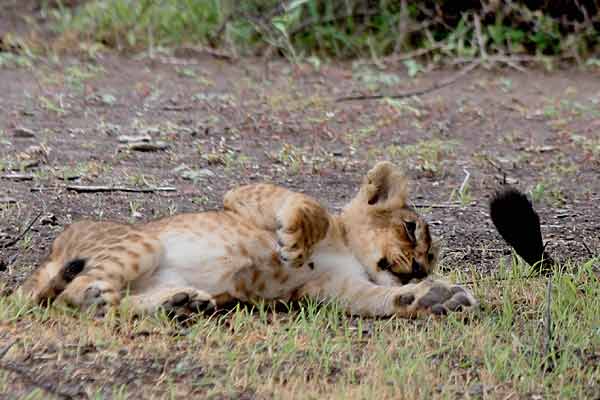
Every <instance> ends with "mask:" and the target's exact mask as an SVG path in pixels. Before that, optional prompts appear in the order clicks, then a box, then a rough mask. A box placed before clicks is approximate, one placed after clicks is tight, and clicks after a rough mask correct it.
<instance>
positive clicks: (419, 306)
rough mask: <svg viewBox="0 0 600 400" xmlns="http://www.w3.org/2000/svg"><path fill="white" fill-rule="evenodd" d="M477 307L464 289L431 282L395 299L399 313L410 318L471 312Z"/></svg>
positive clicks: (440, 282) (427, 281)
mask: <svg viewBox="0 0 600 400" xmlns="http://www.w3.org/2000/svg"><path fill="white" fill-rule="evenodd" d="M478 305H479V303H478V302H477V300H476V299H475V297H473V295H472V294H471V293H469V291H467V290H466V289H465V288H463V287H461V286H458V285H451V284H448V283H446V282H442V281H431V280H426V281H423V282H421V283H419V284H417V285H416V286H415V287H414V288H413V289H412V290H409V291H407V292H406V293H403V294H400V295H398V296H397V297H396V298H395V306H396V307H397V308H398V309H399V312H400V313H401V314H405V315H410V316H418V315H446V314H447V313H448V312H460V311H472V310H475V309H476V308H477V306H478Z"/></svg>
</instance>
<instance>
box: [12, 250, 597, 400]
mask: <svg viewBox="0 0 600 400" xmlns="http://www.w3.org/2000/svg"><path fill="white" fill-rule="evenodd" d="M598 261H599V260H598V259H592V260H590V261H588V262H586V263H583V264H581V265H577V266H571V265H565V266H563V268H562V269H561V270H560V271H556V273H555V275H554V276H553V277H552V278H551V279H552V283H553V291H552V306H551V315H552V318H551V319H552V323H553V326H554V329H553V335H552V338H551V340H550V347H549V348H550V351H549V352H548V353H547V354H546V353H545V352H544V350H543V345H542V344H543V341H544V332H545V330H544V329H543V320H544V315H545V303H546V279H544V278H534V279H525V278H524V275H526V271H525V268H524V267H523V265H522V264H520V263H518V262H515V263H513V264H512V265H508V266H501V267H500V270H499V273H498V274H499V276H500V277H502V278H504V279H505V280H500V281H497V280H490V279H489V278H487V277H483V276H479V275H478V274H477V273H476V272H473V273H469V274H466V273H463V272H458V271H456V272H453V273H452V274H451V275H452V279H454V280H457V281H466V280H469V281H470V280H474V282H475V283H474V291H475V293H476V295H477V296H478V298H479V299H481V301H482V303H483V305H484V307H483V310H482V311H481V313H480V314H479V315H477V316H475V317H474V318H472V319H471V320H469V321H467V322H464V321H462V320H461V319H459V318H456V317H454V316H450V317H448V318H444V319H438V320H435V319H425V320H417V321H409V320H402V319H393V318H392V319H381V320H373V319H363V318H355V317H347V316H345V315H344V314H343V313H342V312H341V310H340V308H339V307H338V306H337V305H336V304H335V303H331V304H316V303H314V302H310V301H309V302H305V303H302V304H300V306H299V307H297V309H295V310H293V311H291V312H281V311H280V312H273V311H272V309H271V307H270V306H268V305H265V304H256V305H255V306H253V307H242V306H237V308H235V309H233V310H231V311H229V312H228V313H226V314H224V315H220V316H212V317H199V318H198V319H197V320H195V321H193V322H191V323H190V324H186V325H184V326H181V325H177V324H176V323H174V322H172V321H169V320H168V319H167V318H165V317H164V316H163V315H156V316H148V317H146V318H143V319H133V318H131V317H130V316H129V313H128V311H127V306H126V304H124V305H122V306H121V309H120V312H119V313H116V312H112V313H109V315H108V316H107V317H106V319H104V320H102V321H95V320H93V319H92V318H91V317H90V315H88V314H85V313H84V314H81V313H74V312H72V311H70V310H64V309H63V310H59V309H57V308H50V309H48V308H43V307H31V306H29V305H27V304H25V303H23V302H22V301H21V300H20V299H18V298H15V297H2V298H0V321H4V322H3V323H2V324H0V337H3V338H7V337H9V336H10V337H14V338H16V339H17V340H18V342H17V344H16V345H15V346H14V347H13V349H12V350H11V351H10V352H9V353H8V354H7V355H6V356H5V357H4V360H3V362H7V361H10V362H14V363H19V364H22V365H23V366H27V367H28V368H30V371H31V372H32V373H35V374H36V376H38V377H39V380H40V381H43V382H52V383H53V384H54V387H55V389H57V390H66V389H69V388H71V390H72V389H73V385H74V384H76V385H78V384H79V383H82V384H83V386H84V388H85V391H86V392H87V393H89V394H90V395H91V396H90V397H92V398H106V397H114V398H124V399H125V398H134V397H137V398H139V397H140V396H143V397H144V398H178V397H183V396H184V395H186V394H189V393H192V394H194V395H197V396H202V397H203V398H223V397H239V396H248V397H257V398H340V399H341V398H409V399H410V398H431V397H436V398H455V397H456V396H465V395H468V396H471V397H475V398H477V397H482V396H483V397H485V398H507V397H511V396H515V397H531V396H539V397H540V398H589V397H590V396H593V393H598V390H599V389H600V381H599V378H600V368H599V367H598V363H597V358H598V356H599V354H598V349H599V348H600V331H599V330H598V327H599V326H600V315H599V314H598V309H600V281H599V280H598V277H597V274H598V271H597V265H598ZM6 341H7V340H6V339H5V340H3V342H6ZM549 366H551V367H552V368H551V369H550V368H548V367H549ZM0 371H2V370H0ZM59 371H60V372H59ZM150 382H151V383H150ZM144 383H146V384H144ZM70 385H71V386H70ZM0 388H3V389H4V390H5V393H6V392H9V393H19V396H21V397H18V396H17V397H18V398H43V395H44V391H43V390H42V391H40V389H39V388H37V389H36V388H35V387H32V386H27V385H25V384H24V383H23V380H22V379H21V378H20V377H19V376H17V375H16V374H14V373H6V372H4V371H2V373H0ZM36 390H37V393H39V395H36V394H35V393H36V392H35V391H36ZM39 396H41V397H39Z"/></svg>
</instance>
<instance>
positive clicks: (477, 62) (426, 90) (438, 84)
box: [335, 59, 482, 103]
mask: <svg viewBox="0 0 600 400" xmlns="http://www.w3.org/2000/svg"><path fill="white" fill-rule="evenodd" d="M481 62H482V60H480V59H476V60H475V61H473V62H472V63H470V64H469V65H467V66H466V67H465V68H463V69H462V70H460V71H459V72H458V73H456V74H455V75H453V76H451V77H450V78H448V79H445V80H441V81H438V82H435V83H434V84H433V85H431V86H429V87H426V88H424V89H420V90H413V91H410V92H404V93H398V94H391V95H385V94H376V95H366V96H348V97H340V98H337V99H336V100H335V101H336V103H339V102H342V101H354V100H379V99H384V98H390V99H404V98H407V97H413V96H421V95H424V94H427V93H430V92H433V91H435V90H438V89H441V88H443V87H446V86H450V85H452V84H453V83H454V82H456V81H457V80H459V79H460V78H462V77H463V76H465V75H466V74H468V73H469V72H471V71H473V70H474V69H475V68H477V67H479V66H480V65H481Z"/></svg>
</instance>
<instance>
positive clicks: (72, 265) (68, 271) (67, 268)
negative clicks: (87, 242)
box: [62, 258, 87, 283]
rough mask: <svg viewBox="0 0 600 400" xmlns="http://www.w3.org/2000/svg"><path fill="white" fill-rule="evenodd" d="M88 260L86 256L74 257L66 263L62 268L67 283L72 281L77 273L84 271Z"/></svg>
mask: <svg viewBox="0 0 600 400" xmlns="http://www.w3.org/2000/svg"><path fill="white" fill-rule="evenodd" d="M86 262H87V260H86V259H85V258H74V259H72V260H71V261H69V262H67V263H65V265H64V267H63V270H62V278H63V280H64V281H65V283H70V282H71V281H72V280H73V279H75V277H76V276H77V275H79V274H80V273H81V271H83V268H84V267H85V264H86Z"/></svg>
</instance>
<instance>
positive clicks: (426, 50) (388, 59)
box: [382, 43, 445, 63]
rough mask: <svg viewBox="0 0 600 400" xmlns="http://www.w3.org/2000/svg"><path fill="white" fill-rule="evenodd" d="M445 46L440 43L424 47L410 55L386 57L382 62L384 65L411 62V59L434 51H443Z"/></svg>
mask: <svg viewBox="0 0 600 400" xmlns="http://www.w3.org/2000/svg"><path fill="white" fill-rule="evenodd" d="M444 47H445V46H444V45H443V44H440V43H436V44H434V45H433V46H429V47H424V48H422V49H417V50H415V51H410V52H408V53H402V54H395V55H391V56H388V57H385V58H384V59H383V60H382V61H383V62H384V63H388V62H399V61H404V60H410V59H411V58H415V57H421V56H424V55H425V54H427V53H431V52H432V51H435V50H439V49H443V48H444Z"/></svg>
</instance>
